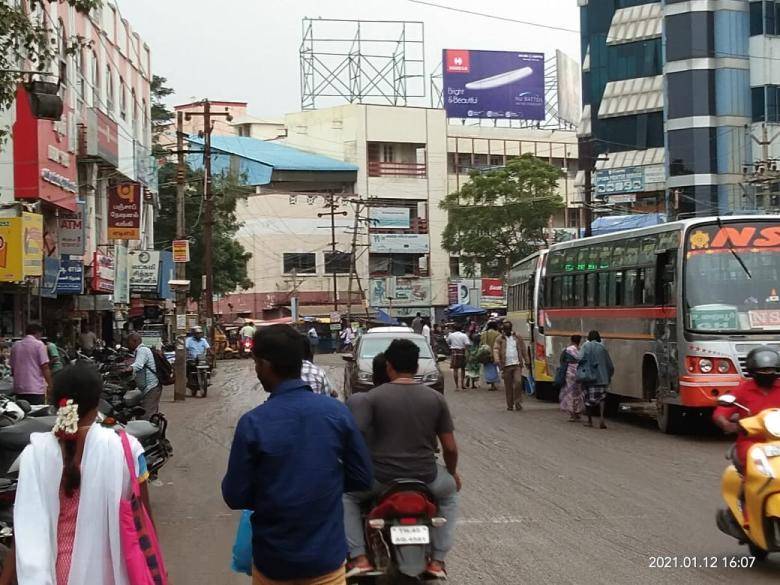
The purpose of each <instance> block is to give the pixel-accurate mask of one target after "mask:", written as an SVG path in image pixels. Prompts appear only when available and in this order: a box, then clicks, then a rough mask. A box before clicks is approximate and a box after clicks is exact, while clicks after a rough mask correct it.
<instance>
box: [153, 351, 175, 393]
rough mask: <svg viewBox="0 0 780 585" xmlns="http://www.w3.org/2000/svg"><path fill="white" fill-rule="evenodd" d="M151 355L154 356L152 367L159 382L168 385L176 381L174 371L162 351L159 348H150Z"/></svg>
mask: <svg viewBox="0 0 780 585" xmlns="http://www.w3.org/2000/svg"><path fill="white" fill-rule="evenodd" d="M152 356H154V367H155V370H157V371H156V372H155V374H156V375H157V379H158V380H160V384H162V385H163V386H170V385H171V384H174V383H175V382H176V371H175V370H174V369H173V366H172V365H171V362H169V361H168V360H167V359H166V358H165V355H164V354H163V352H161V351H160V350H159V349H156V348H155V349H152Z"/></svg>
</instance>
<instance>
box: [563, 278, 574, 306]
mask: <svg viewBox="0 0 780 585" xmlns="http://www.w3.org/2000/svg"><path fill="white" fill-rule="evenodd" d="M573 289H574V276H572V275H571V274H567V275H566V276H564V277H563V287H562V289H561V306H562V307H571V306H572V302H573V300H574V290H573Z"/></svg>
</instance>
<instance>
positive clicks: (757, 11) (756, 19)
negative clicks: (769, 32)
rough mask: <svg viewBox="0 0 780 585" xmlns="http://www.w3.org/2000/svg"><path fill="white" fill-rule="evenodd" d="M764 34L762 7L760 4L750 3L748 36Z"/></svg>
mask: <svg viewBox="0 0 780 585" xmlns="http://www.w3.org/2000/svg"><path fill="white" fill-rule="evenodd" d="M762 34H764V6H763V3H762V2H751V3H750V36H751V37H755V36H757V35H762Z"/></svg>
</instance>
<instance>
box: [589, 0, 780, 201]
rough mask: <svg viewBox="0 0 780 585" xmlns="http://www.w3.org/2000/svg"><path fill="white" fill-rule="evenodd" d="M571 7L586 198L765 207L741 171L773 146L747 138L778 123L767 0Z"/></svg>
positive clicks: (615, 0)
mask: <svg viewBox="0 0 780 585" xmlns="http://www.w3.org/2000/svg"><path fill="white" fill-rule="evenodd" d="M578 2H579V6H580V8H581V34H582V55H583V62H582V79H583V106H584V108H583V109H584V111H583V123H582V124H581V127H580V136H581V140H582V146H583V153H584V152H586V150H587V152H590V151H592V152H593V157H592V158H591V157H589V160H590V161H591V162H595V164H594V165H593V166H595V172H594V173H593V175H592V179H593V180H592V183H593V185H592V186H593V193H594V197H595V198H596V199H599V196H604V197H606V198H607V200H608V201H609V202H610V203H614V204H618V205H622V204H623V205H625V204H628V205H629V206H630V207H633V208H634V210H635V211H651V210H657V211H665V212H668V213H669V214H670V215H673V214H675V213H695V214H699V215H707V214H713V213H725V212H727V211H730V210H735V209H755V208H756V207H762V206H765V205H767V204H768V203H769V202H768V201H762V200H761V199H760V198H759V199H758V200H757V199H756V198H755V197H754V195H755V192H754V190H753V187H752V186H751V185H749V184H748V182H747V181H746V174H749V175H752V174H753V171H754V169H753V166H754V162H755V161H763V162H764V163H766V162H768V161H767V160H765V159H767V158H769V159H771V158H773V156H774V155H773V153H776V152H777V151H778V149H780V142H777V141H774V142H773V143H772V144H770V145H769V147H768V149H767V151H768V152H762V149H761V145H759V144H758V141H761V140H764V139H763V138H762V134H763V128H762V127H761V125H762V124H764V123H769V124H772V123H777V122H778V121H780V117H779V116H778V108H777V102H778V91H777V86H778V83H780V69H778V68H777V67H775V66H774V62H775V61H776V57H775V54H776V48H778V47H777V45H776V44H777V43H778V42H780V41H778V39H777V38H776V37H775V34H776V32H777V26H778V25H776V11H775V5H774V3H773V2H747V1H743V0H736V1H727V2H716V1H709V0H707V1H704V2H687V1H683V2H680V1H672V0H664V1H660V2H659V1H648V0H578ZM768 135H769V136H770V139H771V136H772V133H771V132H770V133H768ZM752 137H755V138H756V139H757V140H754V139H753V138H752ZM767 154H768V156H767ZM585 162H586V163H587V162H588V161H585ZM586 166H590V164H587V165H586Z"/></svg>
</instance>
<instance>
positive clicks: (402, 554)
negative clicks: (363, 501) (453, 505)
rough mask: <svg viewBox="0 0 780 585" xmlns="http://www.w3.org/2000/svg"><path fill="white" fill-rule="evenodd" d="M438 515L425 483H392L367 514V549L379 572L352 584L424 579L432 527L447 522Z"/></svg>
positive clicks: (411, 481)
mask: <svg viewBox="0 0 780 585" xmlns="http://www.w3.org/2000/svg"><path fill="white" fill-rule="evenodd" d="M437 514H438V507H437V505H436V502H435V498H434V497H433V494H431V492H430V491H429V490H428V487H427V486H426V485H425V484H424V483H423V482H420V481H417V480H410V479H400V480H396V481H394V482H393V483H391V484H390V486H389V487H388V488H387V490H386V491H385V492H384V493H382V494H381V495H380V496H379V497H378V499H377V501H376V503H374V504H373V506H372V507H370V508H368V509H367V510H366V514H365V523H366V529H365V534H366V544H367V551H368V554H369V557H370V559H371V561H372V563H373V565H374V567H375V569H376V571H373V572H372V573H370V574H369V575H368V576H366V575H361V576H358V577H355V578H352V579H350V580H349V582H350V584H353V583H365V582H366V579H376V580H384V582H389V583H398V584H405V583H420V582H422V580H423V579H424V574H425V569H426V567H427V564H428V558H429V556H430V553H431V550H430V549H431V528H433V527H439V526H442V525H443V524H444V523H445V522H446V519H444V518H441V517H439V516H438V515H437Z"/></svg>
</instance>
